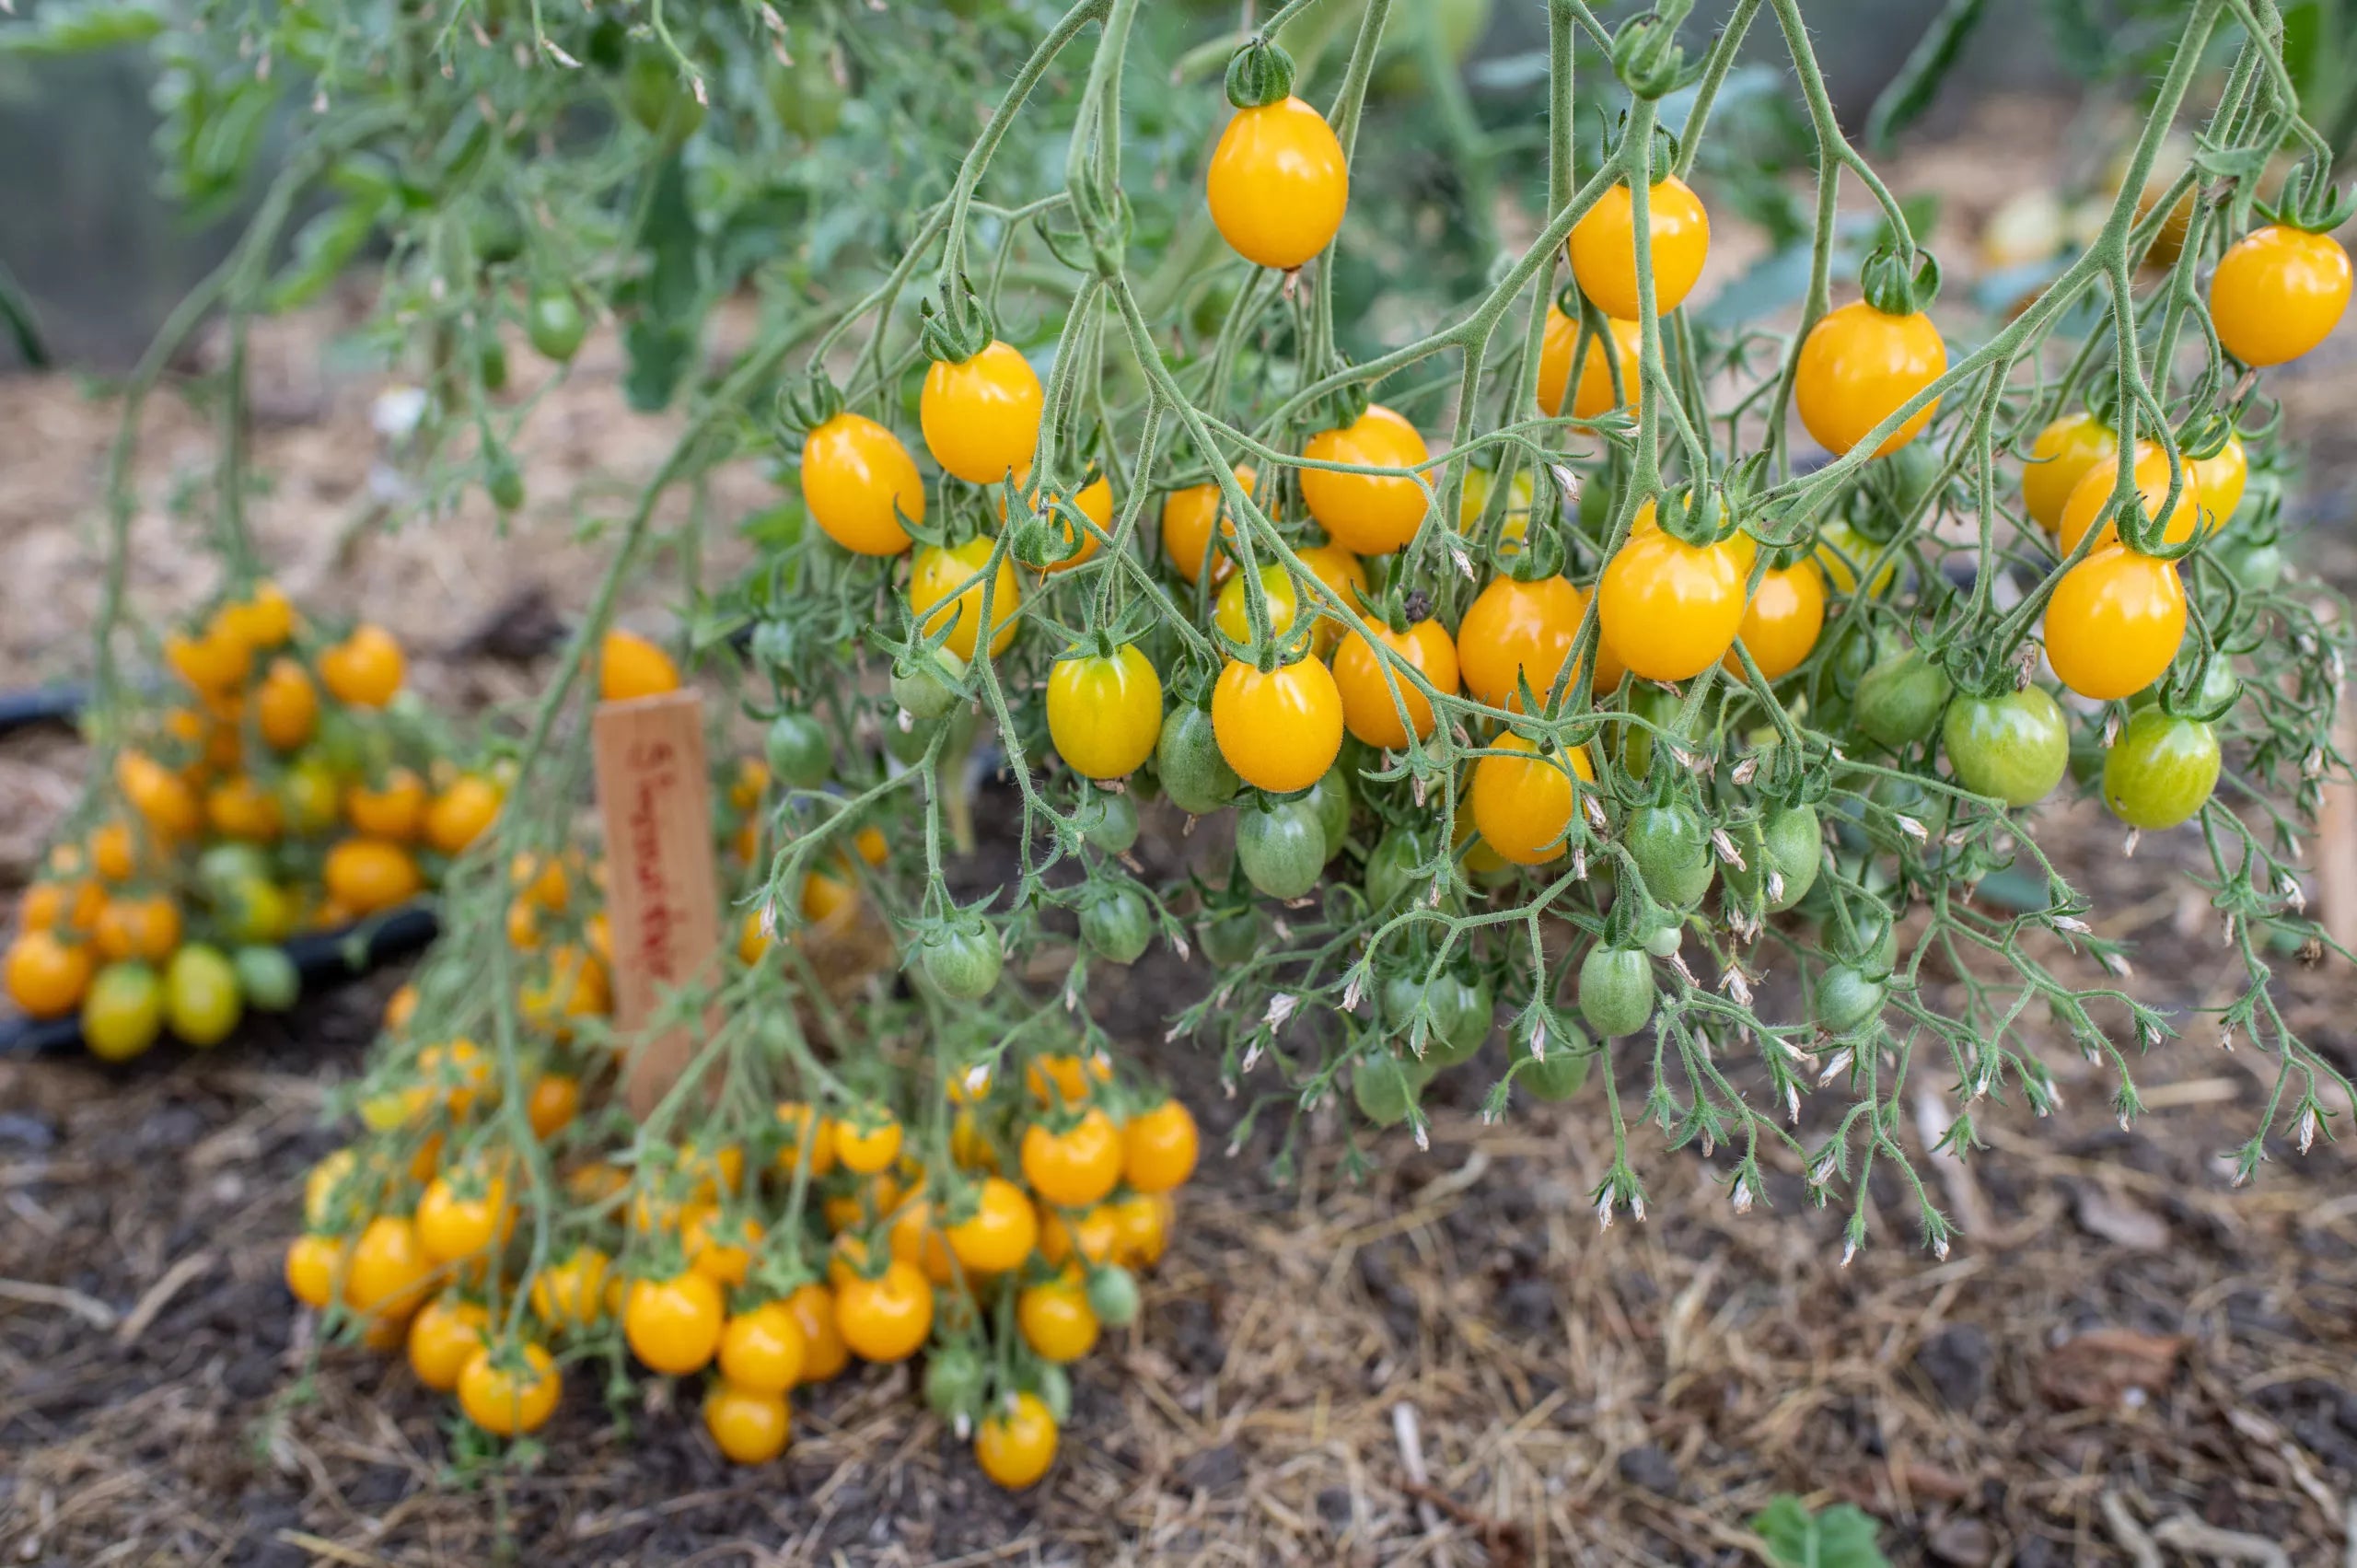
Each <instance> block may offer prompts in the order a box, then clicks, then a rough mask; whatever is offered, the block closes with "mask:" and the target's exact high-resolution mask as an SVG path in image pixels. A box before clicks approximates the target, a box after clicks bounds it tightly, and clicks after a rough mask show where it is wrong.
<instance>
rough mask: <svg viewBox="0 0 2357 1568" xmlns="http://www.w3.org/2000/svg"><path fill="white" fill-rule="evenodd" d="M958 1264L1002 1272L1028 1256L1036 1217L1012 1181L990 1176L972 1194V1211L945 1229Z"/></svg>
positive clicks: (1036, 1232) (1034, 1237)
mask: <svg viewBox="0 0 2357 1568" xmlns="http://www.w3.org/2000/svg"><path fill="white" fill-rule="evenodd" d="M946 1235H947V1237H948V1241H949V1250H950V1251H951V1252H952V1253H954V1254H955V1255H956V1256H957V1259H958V1263H959V1265H960V1266H962V1267H964V1268H966V1269H968V1270H970V1271H972V1272H975V1273H982V1274H1003V1273H1005V1272H1007V1271H1008V1270H1010V1269H1014V1268H1016V1267H1017V1266H1019V1265H1020V1264H1021V1263H1022V1261H1023V1260H1024V1259H1026V1258H1028V1257H1029V1256H1030V1255H1031V1249H1032V1248H1033V1247H1035V1246H1037V1245H1038V1243H1039V1215H1038V1214H1036V1213H1034V1212H1033V1210H1032V1207H1031V1200H1030V1199H1028V1198H1027V1197H1025V1196H1024V1195H1023V1189H1021V1188H1020V1187H1017V1186H1016V1185H1015V1183H1013V1182H1012V1181H1006V1180H1003V1179H1000V1178H998V1177H995V1176H993V1177H986V1178H984V1179H983V1180H982V1184H981V1188H980V1189H979V1190H978V1191H977V1192H976V1194H975V1204H974V1212H973V1214H971V1215H970V1216H969V1217H967V1218H965V1219H962V1220H960V1221H958V1223H957V1224H955V1225H951V1226H950V1227H949V1229H948V1231H947V1232H946Z"/></svg>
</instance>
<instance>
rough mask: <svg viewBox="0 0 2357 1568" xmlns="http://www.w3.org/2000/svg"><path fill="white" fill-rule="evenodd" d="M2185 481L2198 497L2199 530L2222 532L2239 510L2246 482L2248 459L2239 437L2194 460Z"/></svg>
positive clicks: (2248, 478) (2248, 471)
mask: <svg viewBox="0 0 2357 1568" xmlns="http://www.w3.org/2000/svg"><path fill="white" fill-rule="evenodd" d="M2187 478H2188V483H2189V486H2190V488H2192V489H2194V490H2196V491H2198V492H2200V496H2201V510H2202V511H2203V512H2204V513H2205V514H2206V515H2207V516H2206V518H2205V520H2204V522H2203V525H2202V526H2203V527H2204V528H2208V529H2209V530H2210V531H2211V532H2212V533H2215V532H2217V531H2218V530H2219V529H2220V528H2224V527H2225V526H2226V525H2227V524H2228V523H2229V522H2232V521H2233V520H2234V516H2235V511H2236V510H2237V509H2239V508H2240V507H2241V505H2242V504H2243V489H2244V487H2245V486H2246V485H2247V484H2248V483H2249V482H2250V459H2249V457H2248V455H2247V454H2246V453H2245V452H2244V451H2243V439H2242V437H2241V436H2233V435H2230V436H2227V437H2226V444H2225V445H2224V446H2223V447H2219V448H2218V449H2217V450H2216V451H2215V452H2213V453H2212V454H2211V455H2210V456H2208V457H2206V458H2196V459H2193V461H2192V463H2191V465H2190V467H2189V473H2188V476H2187ZM2172 532H2174V529H2172Z"/></svg>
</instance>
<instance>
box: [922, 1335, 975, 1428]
mask: <svg viewBox="0 0 2357 1568" xmlns="http://www.w3.org/2000/svg"><path fill="white" fill-rule="evenodd" d="M987 1376H988V1369H987V1368H986V1367H985V1366H984V1365H982V1358H981V1356H979V1355H977V1354H975V1353H974V1350H973V1347H972V1346H971V1345H969V1344H967V1343H965V1342H962V1341H960V1342H953V1343H950V1344H946V1345H943V1346H942V1347H940V1348H939V1349H938V1350H935V1351H934V1352H932V1353H930V1354H928V1355H927V1356H926V1357H925V1364H924V1402H925V1408H926V1409H928V1410H930V1411H933V1412H934V1413H935V1415H940V1416H958V1415H964V1416H966V1417H967V1418H969V1419H971V1418H972V1417H973V1415H974V1414H975V1412H976V1411H979V1410H981V1402H982V1388H983V1385H984V1381H985V1379H986V1378H987Z"/></svg>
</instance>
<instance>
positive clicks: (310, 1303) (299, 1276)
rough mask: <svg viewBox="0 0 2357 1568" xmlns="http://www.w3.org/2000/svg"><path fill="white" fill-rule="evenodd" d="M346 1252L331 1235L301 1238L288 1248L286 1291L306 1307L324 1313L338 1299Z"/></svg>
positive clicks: (341, 1244) (296, 1239) (297, 1238)
mask: <svg viewBox="0 0 2357 1568" xmlns="http://www.w3.org/2000/svg"><path fill="white" fill-rule="evenodd" d="M343 1268H344V1249H343V1243H341V1242H339V1241H338V1240H337V1239H336V1238H335V1237H331V1236H318V1235H306V1236H298V1237H296V1238H295V1239H294V1241H293V1242H292V1243H291V1244H290V1245H289V1246H288V1247H287V1249H286V1288H287V1289H288V1290H290V1291H292V1292H293V1293H294V1295H295V1299H296V1300H297V1301H299V1302H301V1303H302V1304H303V1305H304V1306H306V1307H319V1308H321V1309H322V1310H324V1309H325V1308H326V1307H327V1306H328V1304H329V1303H330V1302H332V1301H333V1300H334V1299H335V1293H336V1281H337V1278H338V1276H339V1275H341V1274H342V1273H343Z"/></svg>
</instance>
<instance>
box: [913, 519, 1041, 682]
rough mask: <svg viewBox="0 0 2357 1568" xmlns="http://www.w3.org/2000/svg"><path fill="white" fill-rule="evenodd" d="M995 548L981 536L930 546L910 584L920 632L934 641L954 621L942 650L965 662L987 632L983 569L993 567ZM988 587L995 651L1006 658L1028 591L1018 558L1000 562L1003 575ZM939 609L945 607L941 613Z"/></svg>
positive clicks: (919, 557) (918, 557)
mask: <svg viewBox="0 0 2357 1568" xmlns="http://www.w3.org/2000/svg"><path fill="white" fill-rule="evenodd" d="M991 549H992V545H991V541H990V540H987V539H983V538H980V537H977V538H974V539H970V540H967V541H966V542H965V543H963V544H959V545H952V546H948V547H946V548H935V546H933V545H926V546H925V547H924V548H923V549H922V550H920V551H918V552H917V554H916V567H915V571H914V572H913V574H912V575H911V577H910V579H909V608H910V610H912V611H914V612H915V614H916V616H917V626H918V630H919V631H920V632H921V633H923V635H925V636H927V637H930V636H933V635H935V633H939V632H940V630H941V628H942V624H943V622H945V621H947V622H949V623H950V626H949V635H948V637H947V638H946V640H945V641H944V642H943V644H942V646H944V647H946V648H947V649H948V650H949V651H950V652H951V653H953V654H956V655H957V656H958V657H959V658H961V659H970V658H972V657H973V656H974V641H975V637H976V634H977V633H980V631H981V624H982V593H983V589H984V587H985V583H984V577H983V570H982V569H983V568H984V567H986V566H988V565H989V564H990V561H991ZM968 585H970V586H968ZM988 587H989V591H990V598H991V604H990V614H991V617H992V621H991V652H992V653H993V655H997V654H1003V653H1004V652H1005V651H1006V645H1008V644H1009V643H1012V642H1013V641H1015V633H1016V629H1017V621H1016V616H1017V615H1018V614H1019V613H1020V611H1019V609H1018V606H1019V604H1020V601H1021V598H1022V590H1021V589H1020V588H1018V587H1016V581H1015V563H1014V559H1013V557H1011V556H1008V555H1004V554H1002V555H1001V556H1000V557H999V562H998V571H997V573H996V574H995V575H992V576H991V577H990V578H989V579H988ZM936 605H939V606H943V607H944V608H941V609H937V610H936V609H935V606H936Z"/></svg>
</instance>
